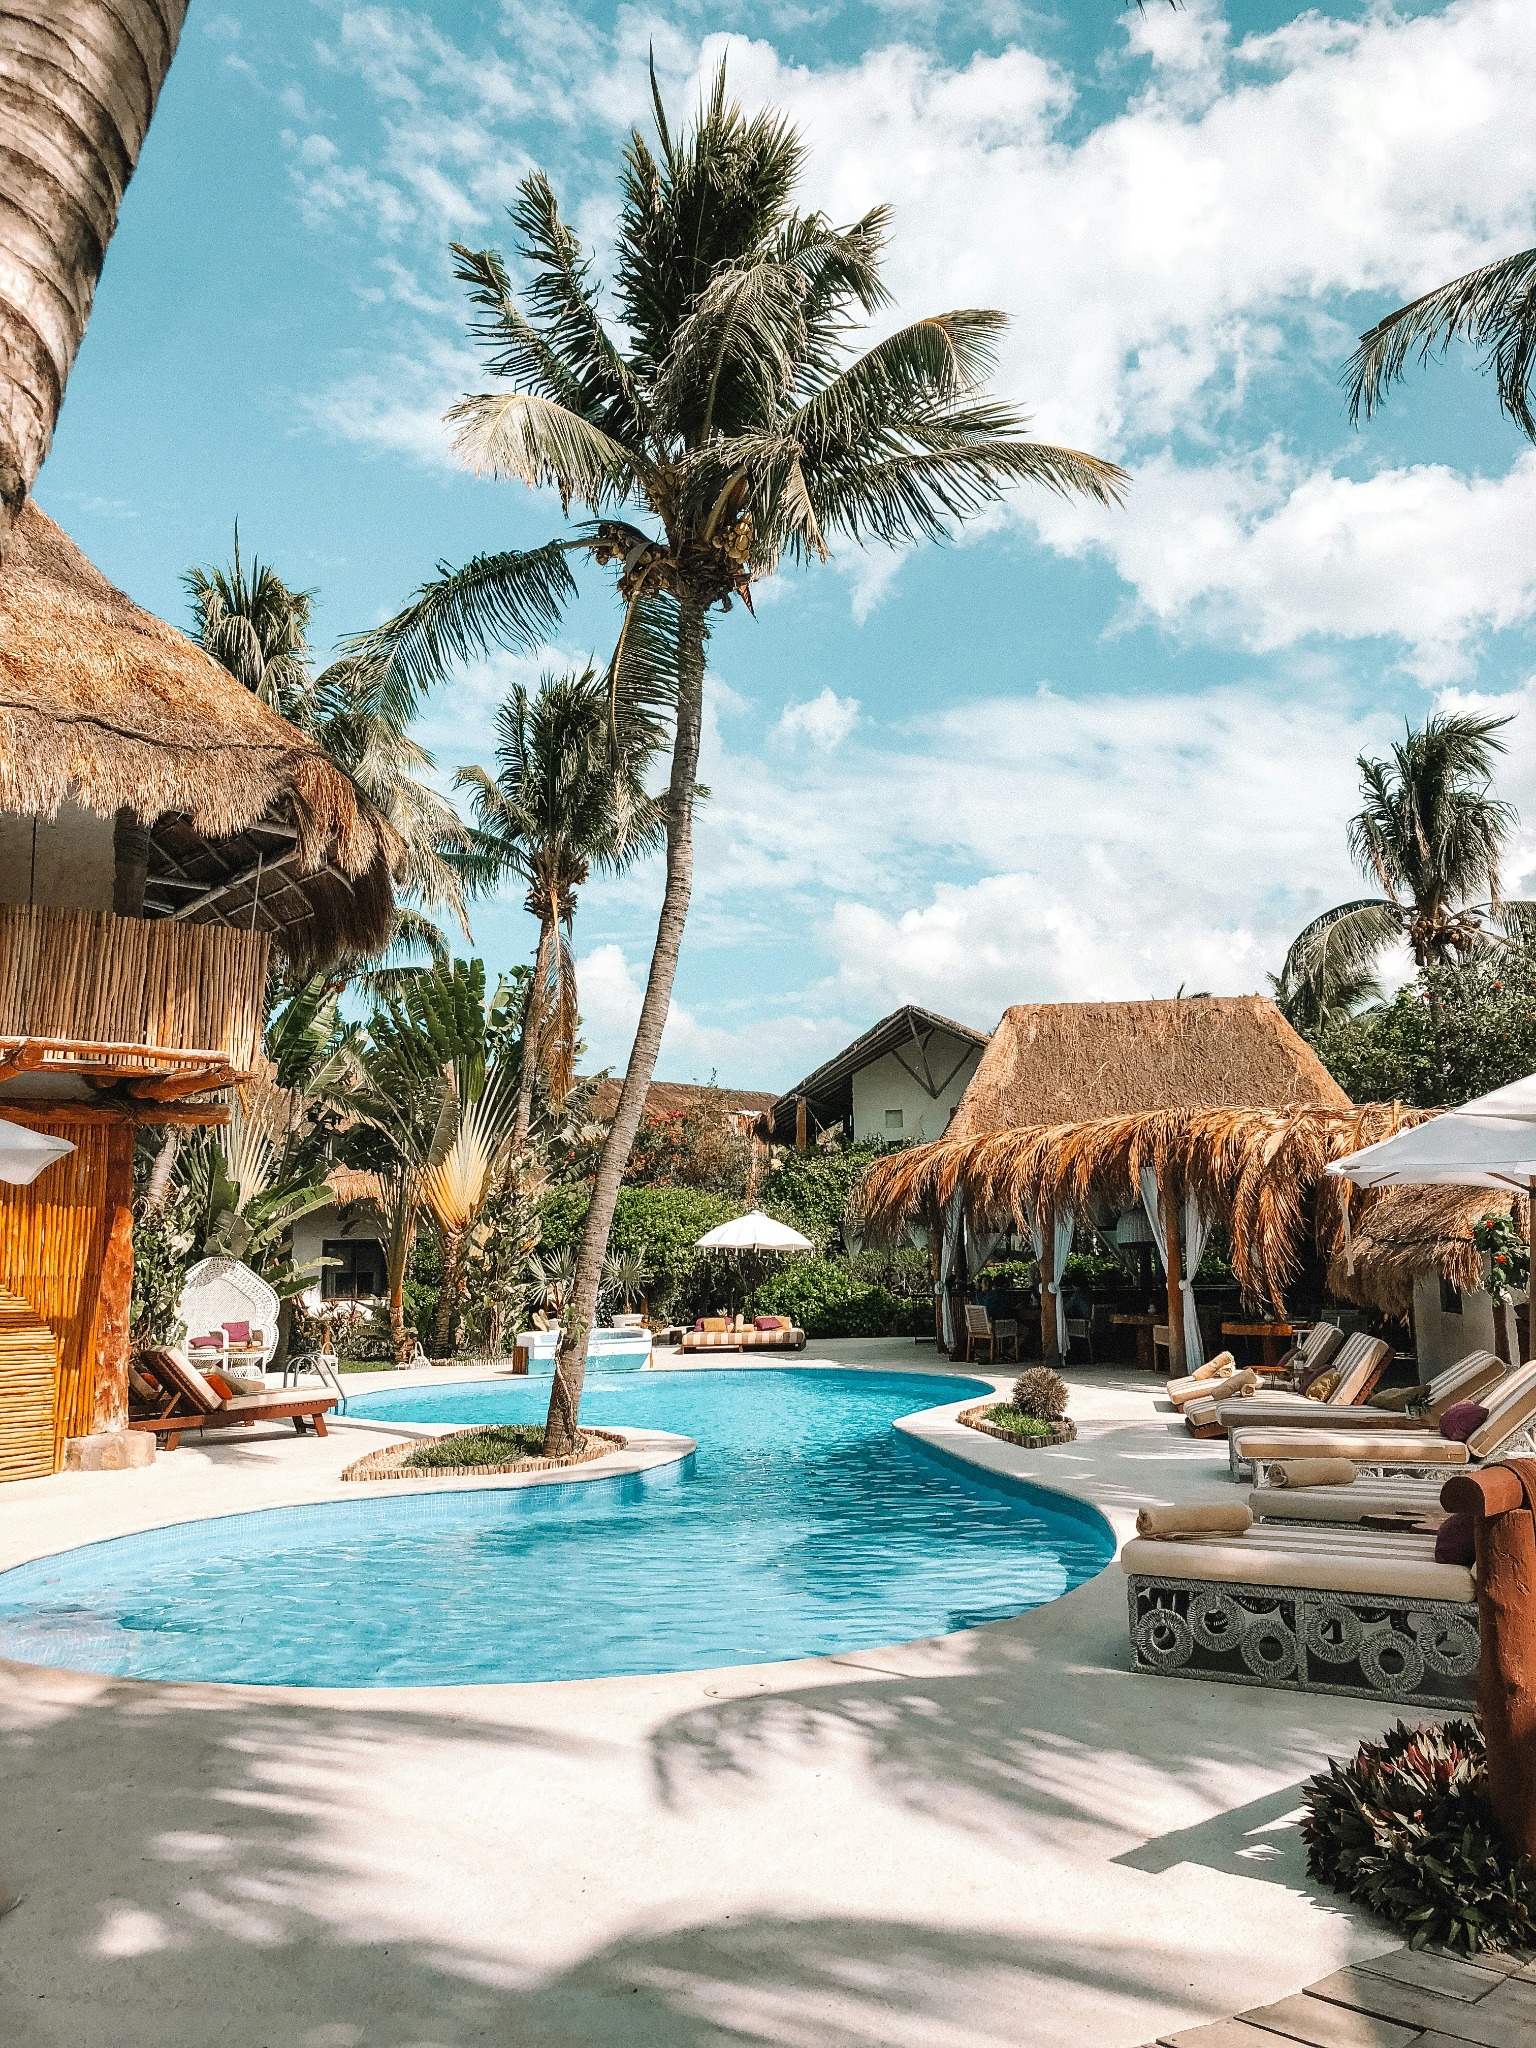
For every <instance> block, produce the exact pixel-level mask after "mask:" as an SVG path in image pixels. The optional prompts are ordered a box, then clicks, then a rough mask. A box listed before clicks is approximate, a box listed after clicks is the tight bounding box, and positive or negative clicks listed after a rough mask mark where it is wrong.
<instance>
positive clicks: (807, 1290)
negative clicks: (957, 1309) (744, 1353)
mask: <svg viewBox="0 0 1536 2048" xmlns="http://www.w3.org/2000/svg"><path fill="white" fill-rule="evenodd" d="M750 1307H751V1313H752V1314H754V1315H773V1316H791V1317H793V1319H794V1320H795V1322H796V1323H798V1324H799V1326H800V1328H801V1329H802V1330H804V1332H805V1334H806V1335H807V1336H808V1337H920V1336H926V1335H928V1333H929V1332H930V1331H931V1330H932V1328H933V1305H932V1303H931V1301H929V1300H927V1299H926V1298H925V1299H922V1300H912V1299H910V1298H906V1297H903V1296H901V1295H899V1294H892V1293H891V1292H890V1290H889V1289H888V1288H885V1287H880V1286H877V1285H875V1284H873V1283H872V1282H870V1281H868V1280H862V1279H860V1278H859V1276H858V1275H857V1273H855V1272H854V1271H852V1270H851V1268H850V1264H849V1261H848V1260H846V1259H808V1258H799V1259H790V1260H786V1261H785V1263H784V1266H783V1268H782V1270H781V1271H780V1272H777V1273H775V1274H774V1275H773V1277H772V1278H771V1279H770V1280H767V1281H765V1282H764V1284H763V1285H762V1286H761V1287H759V1288H758V1289H757V1291H756V1292H755V1293H754V1294H753V1296H752V1300H751V1305H750Z"/></svg>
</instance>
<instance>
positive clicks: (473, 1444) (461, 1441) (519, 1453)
mask: <svg viewBox="0 0 1536 2048" xmlns="http://www.w3.org/2000/svg"><path fill="white" fill-rule="evenodd" d="M543 1455H544V1425H543V1423H542V1422H509V1423H498V1424H495V1425H493V1426H492V1427H490V1428H487V1429H461V1430H458V1431H457V1432H456V1433H455V1434H454V1435H453V1436H440V1437H437V1438H435V1439H434V1440H433V1441H432V1442H431V1443H429V1444H418V1445H417V1446H416V1448H415V1450H414V1451H412V1452H411V1454H410V1455H409V1457H407V1458H405V1459H404V1460H403V1461H402V1462H403V1463H404V1465H405V1466H406V1468H407V1469H408V1470H410V1471H413V1472H434V1471H436V1472H441V1471H445V1470H446V1471H452V1470H453V1469H454V1467H455V1466H458V1465H510V1464H511V1463H512V1462H513V1461H514V1459H518V1458H542V1457H543Z"/></svg>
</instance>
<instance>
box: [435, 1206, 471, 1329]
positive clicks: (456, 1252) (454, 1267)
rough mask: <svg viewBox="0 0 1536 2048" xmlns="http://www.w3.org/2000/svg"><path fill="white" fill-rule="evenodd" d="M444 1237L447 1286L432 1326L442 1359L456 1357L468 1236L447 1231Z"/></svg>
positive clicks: (440, 1299)
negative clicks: (456, 1318)
mask: <svg viewBox="0 0 1536 2048" xmlns="http://www.w3.org/2000/svg"><path fill="white" fill-rule="evenodd" d="M442 1238H443V1284H442V1287H441V1289H440V1290H439V1293H438V1297H437V1315H436V1318H435V1319H434V1321H433V1325H432V1344H433V1348H434V1350H435V1351H436V1353H437V1356H438V1357H439V1358H451V1357H452V1356H453V1325H454V1312H455V1310H456V1309H457V1308H458V1305H459V1291H460V1289H461V1288H462V1286H463V1284H464V1252H465V1235H464V1232H463V1231H462V1230H459V1229H456V1228H445V1229H444V1230H443V1233H442Z"/></svg>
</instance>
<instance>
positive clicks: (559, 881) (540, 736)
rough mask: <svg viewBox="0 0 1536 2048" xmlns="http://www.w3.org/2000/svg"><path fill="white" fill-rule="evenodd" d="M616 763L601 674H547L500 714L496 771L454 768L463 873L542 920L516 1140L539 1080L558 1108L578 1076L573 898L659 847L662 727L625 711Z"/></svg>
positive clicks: (524, 1137) (526, 1017)
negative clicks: (508, 894)
mask: <svg viewBox="0 0 1536 2048" xmlns="http://www.w3.org/2000/svg"><path fill="white" fill-rule="evenodd" d="M625 714H626V715H625V717H624V721H623V726H622V729H621V730H619V731H618V735H617V736H618V740H619V745H618V748H617V759H616V760H615V758H614V750H612V749H611V748H610V745H609V740H610V729H609V719H608V689H607V685H606V684H605V683H604V682H603V680H602V678H601V677H600V676H599V675H598V673H597V671H596V670H595V669H592V668H587V669H585V670H583V671H581V672H580V673H579V674H570V675H564V676H545V677H544V679H543V680H542V682H541V683H540V685H539V688H538V691H537V693H536V694H535V695H533V696H531V697H530V696H529V694H528V692H527V691H526V690H525V689H523V688H522V687H521V685H519V686H518V687H517V688H516V689H514V690H513V692H512V694H511V695H510V696H509V697H508V698H507V701H506V702H505V703H504V704H503V705H502V707H501V709H500V711H499V712H498V713H497V715H496V773H495V775H494V776H492V775H490V774H488V773H487V771H486V770H485V769H484V768H461V769H460V770H459V772H458V774H457V775H456V776H455V778H454V780H455V783H456V785H457V787H458V788H460V789H463V790H466V791H468V792H469V794H470V797H471V800H472V803H473V806H474V816H475V828H476V829H475V832H474V835H473V838H472V840H471V843H470V849H469V853H468V855H467V856H466V859H465V862H464V867H465V872H466V875H467V877H468V878H469V879H470V880H471V881H472V882H474V883H476V884H478V885H479V886H481V887H490V886H494V885H495V884H496V883H497V882H500V881H502V880H503V879H505V878H506V877H509V876H511V877H515V878H516V879H517V880H518V881H520V882H521V883H523V885H524V886H525V888H526V890H527V895H526V897H525V899H524V901H525V903H526V905H527V908H528V911H529V913H530V914H531V915H532V916H534V917H536V918H537V919H538V921H539V944H538V952H537V954H536V955H535V958H534V968H533V977H532V979H531V981H530V982H529V984H528V996H527V1001H526V1003H525V1005H524V1009H523V1033H522V1044H523V1050H522V1062H521V1065H522V1074H521V1081H520V1085H519V1088H518V1100H517V1128H516V1132H515V1135H514V1138H513V1143H514V1145H515V1146H517V1147H518V1148H519V1149H521V1148H522V1147H523V1146H524V1145H526V1144H527V1142H528V1126H529V1122H530V1120H531V1116H532V1110H533V1084H534V1077H535V1075H536V1074H542V1075H543V1078H544V1085H545V1093H546V1095H547V1097H548V1099H549V1101H550V1103H551V1104H552V1105H553V1106H555V1107H556V1108H558V1107H559V1105H560V1104H561V1103H563V1102H564V1101H565V1098H566V1097H567V1095H569V1094H570V1092H571V1085H572V1082H573V1080H574V1078H575V1055H576V1034H577V1027H578V1023H579V1017H580V1010H579V1005H578V1001H577V991H576V963H575V961H574V960H573V958H572V956H571V947H570V931H571V921H572V919H573V918H574V916H575V914H576V891H577V890H578V889H579V888H580V887H581V885H582V884H583V883H584V882H585V881H586V879H587V877H588V875H589V874H590V873H591V872H592V870H593V868H594V867H595V868H597V869H599V870H600V871H602V872H606V873H608V874H617V873H619V872H620V871H621V870H622V869H624V868H626V867H628V866H629V865H630V863H631V862H632V861H634V860H635V859H637V858H638V857H639V855H641V854H642V853H646V852H649V851H650V850H651V849H652V848H654V847H655V846H658V845H659V844H660V843H661V840H662V837H663V835H664V832H665V820H664V818H663V815H662V806H661V805H660V803H659V802H657V800H656V799H655V798H653V797H650V796H648V795H647V794H646V791H645V788H644V785H643V784H642V782H641V780H640V777H641V774H642V771H643V770H644V767H645V765H646V763H647V761H648V760H649V759H650V757H651V755H652V754H653V753H654V751H655V750H656V748H657V746H658V745H659V744H660V742H661V738H662V733H661V727H660V724H659V721H657V720H656V719H655V718H653V717H649V716H646V715H644V714H636V712H635V710H634V708H633V707H632V706H628V705H626V707H625Z"/></svg>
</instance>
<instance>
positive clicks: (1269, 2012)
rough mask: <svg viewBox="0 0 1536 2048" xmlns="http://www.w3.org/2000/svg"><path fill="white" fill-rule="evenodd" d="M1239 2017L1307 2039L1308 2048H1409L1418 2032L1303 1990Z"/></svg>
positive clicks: (1279, 2032) (1275, 2032)
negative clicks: (1312, 1995)
mask: <svg viewBox="0 0 1536 2048" xmlns="http://www.w3.org/2000/svg"><path fill="white" fill-rule="evenodd" d="M1238 2018H1239V2019H1241V2020H1246V2021H1247V2023H1248V2024H1249V2025H1250V2026H1254V2027H1263V2028H1266V2029H1267V2030H1268V2031H1269V2032H1270V2033H1271V2034H1284V2035H1285V2036H1286V2037H1287V2038H1288V2039H1289V2040H1292V2041H1302V2042H1305V2043H1306V2048H1409V2043H1410V2042H1411V2041H1412V2040H1413V2039H1414V2036H1415V2035H1416V2034H1417V2032H1418V2029H1417V2027H1405V2026H1399V2025H1398V2024H1397V2023H1396V2022H1395V2021H1393V2020H1389V2019H1383V2018H1381V2017H1380V2016H1379V2015H1377V2014H1374V2013H1368V2012H1360V2011H1357V2010H1356V2009H1355V2008H1354V2007H1353V2006H1348V2005H1333V2004H1330V2003H1329V2002H1328V2001H1327V2000H1326V1999H1322V1998H1309V1997H1308V1996H1307V1994H1306V1993H1305V1992H1304V1991H1297V1992H1294V1993H1293V1994H1292V1995H1291V1996H1290V1997H1289V1998H1279V1999H1276V2000H1275V2002H1274V2004H1273V2005H1257V2006H1254V2007H1253V2009H1252V2010H1251V2011H1249V2012H1244V2013H1239V2014H1238Z"/></svg>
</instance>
